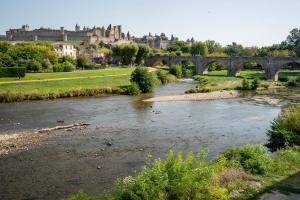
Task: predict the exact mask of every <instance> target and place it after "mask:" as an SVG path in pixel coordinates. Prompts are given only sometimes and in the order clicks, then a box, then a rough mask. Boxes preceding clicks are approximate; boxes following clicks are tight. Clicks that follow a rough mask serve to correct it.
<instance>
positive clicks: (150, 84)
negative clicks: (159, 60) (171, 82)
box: [130, 67, 155, 93]
mask: <svg viewBox="0 0 300 200" xmlns="http://www.w3.org/2000/svg"><path fill="white" fill-rule="evenodd" d="M130 81H131V82H135V83H136V84H138V86H139V88H140V90H141V92H142V93H148V92H152V91H153V89H154V87H155V80H154V77H153V74H151V73H150V72H149V71H148V69H147V68H144V67H138V68H136V69H135V70H134V71H133V72H132V74H131V78H130Z"/></svg>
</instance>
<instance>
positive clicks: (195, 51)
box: [190, 42, 208, 56]
mask: <svg viewBox="0 0 300 200" xmlns="http://www.w3.org/2000/svg"><path fill="white" fill-rule="evenodd" d="M190 51H191V54H192V55H193V56H196V55H201V56H206V55H207V54H208V48H207V46H206V44H205V43H203V42H195V43H194V44H192V46H191V50H190Z"/></svg>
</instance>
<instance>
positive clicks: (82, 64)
mask: <svg viewBox="0 0 300 200" xmlns="http://www.w3.org/2000/svg"><path fill="white" fill-rule="evenodd" d="M88 64H89V59H88V58H87V57H86V56H78V57H77V60H76V65H77V67H79V68H81V69H82V70H84V69H85V68H86V66H87V65H88Z"/></svg>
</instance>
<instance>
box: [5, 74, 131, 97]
mask: <svg viewBox="0 0 300 200" xmlns="http://www.w3.org/2000/svg"><path fill="white" fill-rule="evenodd" d="M129 79H130V75H124V76H108V77H105V76H104V77H94V78H86V79H70V80H56V81H43V82H39V83H37V82H28V83H5V84H0V93H22V94H25V95H27V94H48V93H61V92H68V91H71V90H81V89H95V88H105V87H118V86H122V85H128V84H129V83H130V81H129Z"/></svg>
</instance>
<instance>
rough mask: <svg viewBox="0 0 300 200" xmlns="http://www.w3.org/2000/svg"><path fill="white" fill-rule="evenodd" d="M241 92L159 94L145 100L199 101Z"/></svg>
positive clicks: (221, 97) (230, 96)
mask: <svg viewBox="0 0 300 200" xmlns="http://www.w3.org/2000/svg"><path fill="white" fill-rule="evenodd" d="M240 96H241V93H239V92H238V91H234V90H232V91H215V92H209V93H194V94H182V95H170V96H158V97H153V98H150V99H146V100H144V101H145V102H155V101H199V100H213V99H231V98H237V97H240Z"/></svg>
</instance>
